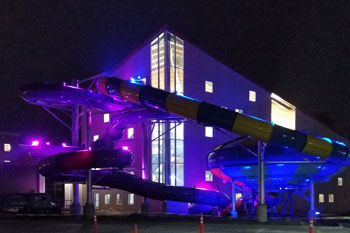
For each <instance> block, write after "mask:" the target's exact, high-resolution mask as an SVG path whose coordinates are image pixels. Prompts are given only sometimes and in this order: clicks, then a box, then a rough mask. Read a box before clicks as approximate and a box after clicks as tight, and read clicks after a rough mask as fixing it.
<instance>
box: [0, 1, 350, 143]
mask: <svg viewBox="0 0 350 233" xmlns="http://www.w3.org/2000/svg"><path fill="white" fill-rule="evenodd" d="M33 2H35V3H33ZM0 4H1V5H0V29H1V31H0V77H1V92H0V104H1V106H2V111H1V116H0V118H1V119H0V131H9V132H20V133H24V135H30V134H34V135H35V134H43V135H44V137H49V138H52V139H56V140H58V139H59V138H61V137H63V138H66V139H68V137H69V132H68V130H67V129H65V128H64V127H63V126H62V127H61V126H60V124H59V123H57V122H56V121H55V120H54V119H52V118H50V117H49V116H48V114H47V113H45V112H44V110H42V109H40V107H38V106H33V105H28V104H26V103H25V102H24V101H22V100H21V99H20V97H19V95H18V91H17V90H18V87H19V86H20V85H21V84H24V83H32V82H44V81H49V82H57V81H70V80H71V79H73V78H79V79H84V78H86V77H89V76H92V75H94V74H97V73H101V72H103V71H108V70H110V69H111V68H112V67H113V66H114V65H116V64H118V62H120V61H121V60H122V59H123V58H125V57H126V56H127V55H128V54H129V53H130V52H131V51H133V50H134V49H135V48H136V47H137V46H139V45H140V44H141V43H142V42H143V41H144V40H145V39H148V38H149V37H150V36H151V35H152V34H154V33H156V32H157V31H158V30H159V28H160V27H161V26H162V25H164V24H167V25H169V26H170V27H171V28H173V29H174V30H175V31H177V32H179V33H180V34H182V35H184V36H185V37H186V39H189V40H190V41H191V42H193V43H194V44H196V45H198V46H199V47H200V48H202V49H204V50H205V51H207V52H208V53H209V54H211V55H213V56H214V57H216V58H217V59H219V60H220V61H222V62H224V63H225V64H227V65H228V66H230V67H232V68H233V69H234V70H236V71H237V72H239V73H241V74H242V75H244V76H246V77H247V78H249V79H251V80H252V81H254V82H256V83H258V84H259V85H261V86H263V87H264V88H266V89H267V90H269V91H273V92H275V93H277V94H278V95H280V96H281V97H283V98H285V99H286V100H288V101H289V102H291V103H292V104H294V105H296V106H297V107H298V108H299V109H301V110H302V111H304V112H305V113H308V114H311V115H312V116H313V117H315V118H317V119H319V120H320V121H322V122H323V123H324V124H327V125H329V126H330V127H332V128H333V129H334V130H335V131H337V132H339V133H340V134H342V135H344V136H346V137H347V138H350V114H349V111H348V109H349V106H350V94H349V91H348V87H349V84H350V2H349V1H218V0H215V1H214V0H213V1H203V0H201V1H191V0H183V1H176V0H164V1H152V0H147V1H130V0H126V1H80V0H74V1H73V0H72V1H50V0H45V1H27V0H22V1H16V0H15V1H3V0H0Z"/></svg>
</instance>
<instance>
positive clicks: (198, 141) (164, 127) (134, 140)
mask: <svg viewBox="0 0 350 233" xmlns="http://www.w3.org/2000/svg"><path fill="white" fill-rule="evenodd" d="M109 76H115V77H119V78H122V79H126V80H132V81H135V80H136V81H137V82H143V83H144V84H147V85H151V86H152V87H155V88H159V89H162V90H167V91H170V92H177V93H178V94H179V95H186V96H189V97H192V98H195V99H199V100H203V101H206V102H209V103H212V104H216V105H219V106H223V107H227V108H229V109H235V110H236V111H237V112H240V113H242V112H243V113H245V114H248V115H252V116H255V117H258V118H261V119H264V120H267V121H272V122H274V123H275V124H278V125H282V126H284V127H287V128H291V129H296V130H302V131H305V132H307V133H308V134H311V135H317V136H321V137H329V138H332V139H335V140H338V141H343V142H345V143H348V142H347V141H346V139H344V138H342V137H341V136H340V135H338V134H336V133H335V132H333V131H332V130H331V129H329V128H327V127H325V126H324V125H322V124H320V123H319V122H317V121H315V120H314V119H312V118H310V117H309V116H307V115H306V114H304V113H303V112H302V111H300V110H299V109H298V108H297V107H296V106H293V105H292V104H290V103H288V102H287V101H286V100H284V99H282V98H281V97H279V96H278V95H276V94H274V93H270V92H268V91H266V90H265V89H264V88H262V87H260V86H258V85H256V84H254V83H253V82H251V81H249V80H248V79H246V78H244V77H243V76H241V75H240V74H238V73H236V72H235V71H234V70H232V69H231V68H229V67H227V66H225V65H224V64H222V63H220V62H219V61H217V60H216V59H214V58H213V57H211V56H210V55H208V54H207V53H206V52H204V51H202V50H200V49H199V48H197V47H196V46H194V45H193V44H192V43H191V42H189V41H187V40H185V39H184V38H181V37H178V36H177V35H176V34H175V33H173V32H171V31H168V30H165V31H162V32H160V33H158V34H157V35H156V36H154V37H153V38H151V40H149V41H147V42H145V43H144V44H143V46H141V47H140V48H139V49H138V50H137V51H135V52H134V53H132V54H131V55H130V56H129V57H128V58H126V59H125V60H124V61H123V62H122V63H121V64H119V65H118V66H116V68H115V69H114V70H113V71H112V72H111V73H110V74H109ZM122 114H123V113H121V112H93V114H92V140H93V141H96V140H97V139H98V138H100V137H102V136H103V135H104V134H105V133H106V130H107V129H109V128H110V127H112V126H113V124H114V123H115V121H116V120H115V119H118V117H119V116H121V115H122ZM238 136H240V135H236V134H234V133H231V132H226V131H224V130H220V129H217V128H213V127H211V126H206V125H198V124H197V123H196V122H193V121H189V120H186V119H182V118H170V119H169V118H156V117H155V118H152V119H148V120H143V121H139V122H133V123H132V124H130V125H128V126H127V128H126V129H125V130H124V131H123V136H122V138H121V140H119V142H118V144H117V147H127V148H128V149H129V150H131V151H133V152H134V154H135V155H136V160H135V163H134V164H133V165H132V166H131V167H130V168H126V170H127V172H130V173H131V174H134V175H136V176H140V177H143V178H144V179H149V180H152V181H154V182H160V183H164V184H167V185H173V186H188V187H193V186H195V187H197V188H205V189H215V190H219V191H220V192H224V193H227V194H229V195H231V194H232V187H231V186H232V185H231V183H230V182H226V181H222V180H221V179H219V178H217V177H216V176H214V175H213V174H212V173H211V172H210V171H209V170H208V167H207V162H206V157H207V154H208V152H209V151H210V150H212V149H213V148H214V147H215V146H217V145H218V144H221V143H223V142H225V141H228V140H230V139H232V138H235V137H238ZM349 177H350V174H349V171H348V169H347V170H345V171H342V173H339V174H337V175H335V176H334V177H333V178H332V179H331V180H330V183H317V184H316V189H315V202H316V209H318V210H320V211H321V212H322V213H329V214H341V213H344V212H346V211H349V210H350V204H349V203H350V199H349V197H346V196H345V193H346V187H349V185H350V184H349V181H348V179H347V178H349ZM331 186H332V187H333V188H332V189H329V188H328V187H331ZM68 189H71V188H69V187H68V185H67V187H66V199H67V200H68V201H69V199H71V194H70V193H71V191H69V190H68ZM67 190H68V191H67ZM305 195H306V196H307V194H305ZM301 196H303V195H301ZM236 197H237V198H239V197H240V195H239V193H238V195H236ZM93 200H94V204H95V207H96V209H97V211H100V212H110V213H119V212H120V213H121V212H138V211H139V210H140V206H141V204H142V203H143V202H144V198H143V197H141V196H137V195H134V194H132V193H128V192H125V191H122V190H117V189H109V188H107V187H95V188H94V189H93ZM294 204H295V207H294V208H295V210H296V212H298V211H299V212H301V213H306V212H307V210H308V209H309V204H308V202H307V201H306V200H305V199H304V198H302V197H299V196H296V197H295V201H294ZM188 206H189V204H188V203H176V202H169V201H168V202H167V203H166V205H164V202H161V201H155V200H150V211H154V212H160V211H164V210H166V211H168V212H173V213H187V211H188Z"/></svg>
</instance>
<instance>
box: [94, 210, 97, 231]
mask: <svg viewBox="0 0 350 233" xmlns="http://www.w3.org/2000/svg"><path fill="white" fill-rule="evenodd" d="M94 233H97V217H96V214H95V215H94Z"/></svg>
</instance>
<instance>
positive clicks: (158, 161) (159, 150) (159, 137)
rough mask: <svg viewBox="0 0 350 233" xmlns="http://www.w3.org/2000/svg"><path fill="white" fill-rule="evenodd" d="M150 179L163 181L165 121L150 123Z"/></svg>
mask: <svg viewBox="0 0 350 233" xmlns="http://www.w3.org/2000/svg"><path fill="white" fill-rule="evenodd" d="M152 128H153V129H152V135H151V136H152V137H151V138H152V181H154V182H160V183H165V169H164V168H165V153H166V150H165V123H164V122H155V121H153V125H152Z"/></svg>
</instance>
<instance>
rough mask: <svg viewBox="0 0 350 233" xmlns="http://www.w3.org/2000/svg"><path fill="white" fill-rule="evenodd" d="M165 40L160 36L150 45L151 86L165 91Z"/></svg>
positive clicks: (162, 35)
mask: <svg viewBox="0 0 350 233" xmlns="http://www.w3.org/2000/svg"><path fill="white" fill-rule="evenodd" d="M164 67H165V38H164V33H162V34H160V35H159V36H158V37H157V38H156V39H154V40H153V41H152V43H151V86H152V87H155V88H159V89H162V90H165V68H164Z"/></svg>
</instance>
